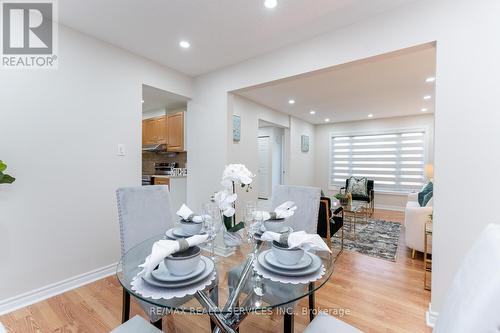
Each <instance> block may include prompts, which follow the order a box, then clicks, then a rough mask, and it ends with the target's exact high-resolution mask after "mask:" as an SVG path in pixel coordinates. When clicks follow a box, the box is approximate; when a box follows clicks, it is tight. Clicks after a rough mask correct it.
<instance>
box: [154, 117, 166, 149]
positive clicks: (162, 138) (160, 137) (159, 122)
mask: <svg viewBox="0 0 500 333" xmlns="http://www.w3.org/2000/svg"><path fill="white" fill-rule="evenodd" d="M156 133H157V136H156V142H157V143H161V144H167V143H168V126H167V117H166V116H163V117H159V118H157V119H156Z"/></svg>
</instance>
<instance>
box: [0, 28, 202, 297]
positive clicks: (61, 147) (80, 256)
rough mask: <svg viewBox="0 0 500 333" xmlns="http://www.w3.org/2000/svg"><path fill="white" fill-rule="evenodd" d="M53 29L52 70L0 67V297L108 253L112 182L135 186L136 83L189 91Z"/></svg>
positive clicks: (185, 83)
mask: <svg viewBox="0 0 500 333" xmlns="http://www.w3.org/2000/svg"><path fill="white" fill-rule="evenodd" d="M59 33H60V35H59V46H60V54H59V68H58V69H57V70H6V71H2V73H1V74H0V114H1V120H0V158H1V159H2V160H5V161H6V162H7V163H8V164H9V171H10V173H12V175H14V176H15V177H16V178H17V181H16V182H15V183H14V184H12V185H10V186H1V187H0V262H1V263H2V265H1V266H0V276H1V281H2V283H1V284H0V303H1V300H5V299H6V298H9V297H11V296H14V295H18V294H21V293H24V292H26V291H30V290H33V289H35V288H39V287H42V286H45V285H48V284H51V283H55V282H58V281H61V280H63V279H67V278H70V277H73V276H76V275H78V274H82V273H85V272H88V271H91V270H94V269H97V268H100V267H104V266H106V265H110V264H112V263H115V262H117V261H118V259H119V257H120V242H119V228H118V222H117V211H116V201H115V190H116V189H117V188H118V187H121V186H134V185H140V179H141V117H142V115H141V114H142V105H141V96H142V84H143V83H144V84H148V85H150V86H154V87H157V88H160V89H164V90H167V91H171V92H173V93H176V94H179V95H183V96H187V97H190V96H191V93H192V81H191V79H190V78H188V77H186V76H184V75H182V74H179V73H177V72H175V71H172V70H169V69H167V68H164V67H160V66H159V65H156V64H154V63H152V62H149V61H147V60H145V59H142V58H140V57H137V56H135V55H132V54H129V53H126V52H124V51H123V50H122V49H118V48H115V47H112V46H110V45H109V44H105V43H102V42H98V41H96V40H95V39H92V38H90V37H88V36H86V35H82V34H79V33H76V32H74V31H72V30H69V29H67V28H64V27H61V28H60V29H59ZM118 143H123V144H125V146H126V156H124V157H119V156H117V155H116V151H117V144H118Z"/></svg>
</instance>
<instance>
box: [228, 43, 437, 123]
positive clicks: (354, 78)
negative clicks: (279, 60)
mask: <svg viewBox="0 0 500 333" xmlns="http://www.w3.org/2000/svg"><path fill="white" fill-rule="evenodd" d="M434 75H435V48H434V47H433V46H425V47H420V48H416V49H412V50H405V51H404V52H398V53H395V54H390V55H382V56H379V57H375V58H371V59H367V60H363V61H358V62H354V63H350V64H346V65H343V66H337V67H334V68H332V69H329V70H326V71H321V72H318V73H311V74H307V75H303V76H300V77H295V78H291V79H287V80H282V81H278V82H274V83H270V84H268V85H264V86H259V87H256V88H248V89H244V90H242V91H238V92H237V93H238V94H240V95H242V96H244V97H246V98H248V99H250V100H253V101H255V102H258V103H260V104H262V105H265V106H268V107H270V108H272V109H275V110H278V111H281V112H284V113H288V114H291V115H293V116H296V117H298V118H301V119H304V120H306V121H308V122H311V123H313V124H323V123H325V121H324V119H325V118H330V123H333V122H345V121H353V120H364V119H369V118H368V114H370V113H371V114H373V118H372V119H375V118H387V117H397V116H407V115H415V114H423V113H424V112H422V111H421V109H422V108H427V109H428V111H427V112H425V113H433V112H434V83H428V82H426V81H425V80H426V78H428V77H431V76H434ZM425 95H432V98H431V99H430V100H424V99H423V96H425ZM290 99H294V100H295V104H293V105H290V104H289V103H288V101H289V100H290ZM311 110H314V111H316V114H315V115H311V114H310V113H309V112H310V111H311Z"/></svg>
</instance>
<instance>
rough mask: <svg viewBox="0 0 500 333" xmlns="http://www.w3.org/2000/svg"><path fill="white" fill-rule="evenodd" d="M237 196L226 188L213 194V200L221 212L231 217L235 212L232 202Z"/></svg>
mask: <svg viewBox="0 0 500 333" xmlns="http://www.w3.org/2000/svg"><path fill="white" fill-rule="evenodd" d="M237 198H238V195H237V194H236V193H231V192H229V191H228V190H222V191H219V192H217V193H215V195H214V200H215V202H216V203H217V205H218V206H219V209H220V210H221V211H222V214H224V216H227V217H231V216H233V215H234V213H235V212H236V211H235V209H234V207H233V203H234V202H235V201H236V199H237Z"/></svg>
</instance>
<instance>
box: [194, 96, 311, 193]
mask: <svg viewBox="0 0 500 333" xmlns="http://www.w3.org/2000/svg"><path fill="white" fill-rule="evenodd" d="M230 105H231V112H232V114H233V113H234V114H237V115H239V116H240V117H241V140H240V141H239V142H234V141H233V139H232V121H231V126H229V131H230V133H231V136H230V137H229V139H230V142H229V150H228V163H243V164H245V165H246V166H247V167H248V168H249V169H250V170H251V171H252V172H254V173H257V170H258V167H259V154H258V147H257V137H258V136H259V119H260V120H264V121H267V122H270V123H273V124H276V125H277V126H280V127H282V128H284V129H285V134H284V137H285V145H286V146H287V148H288V149H286V150H287V151H286V152H285V163H284V170H285V182H284V183H285V184H294V185H308V186H312V185H313V184H314V172H313V166H314V125H312V124H310V123H308V122H305V121H303V120H300V119H297V118H295V117H292V116H290V115H287V114H284V113H281V112H278V111H275V110H272V109H269V108H268V107H266V106H263V105H260V104H257V103H255V102H253V101H251V100H248V99H246V98H244V97H241V96H239V95H235V94H231V95H230ZM303 134H304V135H309V137H310V138H309V140H310V141H309V142H310V146H311V147H310V151H309V152H308V153H303V152H302V151H301V144H300V136H301V135H303ZM190 154H191V152H190ZM290 161H293V163H291V162H290ZM304 170H309V171H304ZM219 173H222V169H221V171H220V172H219ZM219 178H220V176H219ZM257 184H258V179H255V188H254V189H252V190H251V191H250V192H248V193H246V192H242V191H238V194H239V196H240V202H245V201H246V200H257V193H258V189H257V188H256V186H257ZM219 187H220V185H219Z"/></svg>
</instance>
